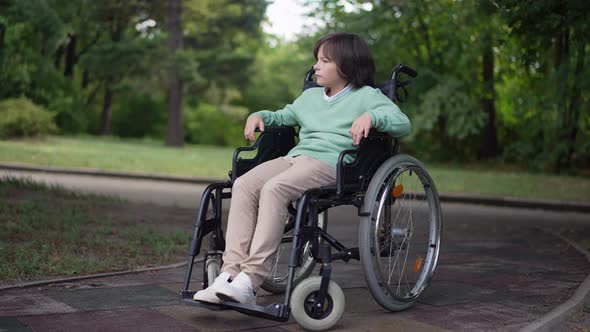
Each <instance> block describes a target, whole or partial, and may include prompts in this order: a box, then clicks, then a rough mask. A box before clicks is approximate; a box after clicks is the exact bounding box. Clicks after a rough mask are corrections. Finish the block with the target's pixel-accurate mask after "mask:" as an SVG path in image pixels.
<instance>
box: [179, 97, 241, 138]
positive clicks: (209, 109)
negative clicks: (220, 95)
mask: <svg viewBox="0 0 590 332" xmlns="http://www.w3.org/2000/svg"><path fill="white" fill-rule="evenodd" d="M243 126H244V122H243V121H239V120H237V119H234V118H233V117H231V116H228V115H226V114H224V113H223V112H221V111H220V110H219V109H218V108H217V107H215V106H214V105H211V104H208V103H200V104H199V106H198V107H196V108H193V107H190V106H186V107H185V108H184V128H185V141H186V142H189V143H194V144H205V145H220V146H233V147H236V146H240V145H244V143H245V139H244V134H243V132H244V130H243Z"/></svg>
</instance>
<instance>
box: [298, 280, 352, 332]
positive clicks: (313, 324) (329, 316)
mask: <svg viewBox="0 0 590 332" xmlns="http://www.w3.org/2000/svg"><path fill="white" fill-rule="evenodd" d="M321 283H322V277H312V278H308V279H305V280H303V281H302V282H301V283H300V284H299V285H297V287H295V289H293V296H292V297H291V301H290V306H291V314H292V315H293V318H294V319H295V321H296V322H297V323H299V325H301V326H302V327H303V328H305V329H307V330H311V331H323V330H326V329H329V328H331V327H332V326H334V325H336V323H338V321H339V320H340V318H342V315H343V314H344V306H345V305H344V292H342V288H340V286H338V284H337V283H335V282H334V281H330V283H329V284H328V294H326V298H325V299H324V302H323V303H318V302H317V300H316V299H317V295H318V293H319V290H320V286H321Z"/></svg>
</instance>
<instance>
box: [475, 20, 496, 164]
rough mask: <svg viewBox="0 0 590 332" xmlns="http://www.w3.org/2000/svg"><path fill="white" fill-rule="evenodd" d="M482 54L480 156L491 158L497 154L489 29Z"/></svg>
mask: <svg viewBox="0 0 590 332" xmlns="http://www.w3.org/2000/svg"><path fill="white" fill-rule="evenodd" d="M482 39H483V41H484V47H483V54H482V55H483V56H482V69H483V70H482V74H483V93H484V96H483V97H482V98H481V105H482V108H483V110H484V112H485V113H486V115H487V119H486V124H485V126H484V127H483V129H482V133H481V134H482V137H481V138H482V139H481V146H480V148H479V156H480V158H486V159H487V158H493V157H496V156H497V155H498V135H497V127H498V124H497V123H496V102H495V99H496V90H495V89H494V49H493V41H492V40H493V39H492V35H491V31H486V32H485V36H484V37H483V38H482Z"/></svg>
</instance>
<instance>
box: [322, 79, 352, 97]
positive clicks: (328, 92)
mask: <svg viewBox="0 0 590 332" xmlns="http://www.w3.org/2000/svg"><path fill="white" fill-rule="evenodd" d="M347 85H348V83H346V82H344V83H343V84H339V85H337V86H333V87H326V95H327V96H328V97H332V96H333V95H335V94H337V93H338V92H340V91H342V89H344V88H346V86H347Z"/></svg>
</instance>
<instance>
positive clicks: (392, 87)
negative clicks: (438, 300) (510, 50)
mask: <svg viewBox="0 0 590 332" xmlns="http://www.w3.org/2000/svg"><path fill="white" fill-rule="evenodd" d="M313 73H314V70H313V68H312V69H311V70H310V71H308V73H307V75H306V78H305V80H304V86H303V88H304V89H307V88H310V87H314V86H318V85H317V84H315V82H313V80H312V79H311V76H312V75H313ZM399 73H405V74H407V75H409V76H411V77H415V76H416V75H417V73H416V72H415V71H414V70H413V69H411V68H409V67H406V66H404V65H397V66H396V67H395V68H394V70H393V72H392V75H391V79H390V80H389V81H387V82H385V83H383V84H381V85H378V87H379V88H380V89H381V91H382V92H383V93H384V94H385V95H387V96H388V97H389V98H390V99H392V100H393V101H394V102H395V101H397V100H401V98H399V95H398V89H400V88H401V89H402V91H404V95H405V96H407V91H406V90H405V86H406V85H408V84H410V81H399V79H398V75H399ZM296 135H297V133H296V132H295V129H294V128H292V127H283V126H278V127H273V126H269V127H266V130H265V131H264V132H263V133H262V134H261V135H260V136H259V138H258V139H257V140H256V142H255V143H254V144H253V145H252V146H250V147H240V148H238V149H236V151H235V152H234V155H233V161H232V170H231V171H230V172H229V174H228V175H229V177H230V180H228V181H225V182H220V183H214V184H211V185H209V186H207V188H206V189H205V191H204V192H203V196H202V198H201V206H200V209H199V212H198V215H197V220H196V223H195V229H194V233H193V239H192V241H191V244H190V249H189V258H188V264H187V271H186V274H185V279H184V287H183V289H182V290H181V291H180V301H181V303H184V304H189V305H193V306H197V307H204V308H208V309H213V310H225V309H232V310H236V311H238V312H242V313H245V314H248V315H253V316H257V317H261V318H266V319H271V320H275V321H280V322H284V321H287V320H288V319H289V316H290V307H289V301H290V299H291V293H292V291H293V289H294V274H295V269H296V268H297V267H298V266H301V262H302V259H303V257H302V254H303V245H304V244H306V243H307V242H309V243H310V245H311V254H312V257H313V259H314V260H315V261H316V262H318V263H320V264H321V268H320V275H321V277H322V280H321V286H320V289H319V294H318V295H317V297H316V301H317V302H318V305H321V304H322V303H323V302H324V299H325V297H326V296H327V292H328V285H329V282H330V276H331V271H332V267H331V262H332V261H336V260H342V261H345V262H348V261H349V260H350V259H355V260H360V258H359V248H358V247H356V248H347V247H346V246H344V245H343V244H342V243H340V242H339V241H338V240H337V239H336V238H334V237H333V236H332V235H330V234H329V233H328V232H327V231H325V230H323V229H321V228H320V227H318V214H319V213H321V212H323V211H325V210H327V209H329V208H331V207H335V206H340V205H354V206H356V207H357V208H358V216H359V217H363V216H365V217H366V216H368V215H369V212H367V211H362V207H363V202H364V197H365V191H366V189H367V187H368V185H369V183H370V181H371V178H372V177H373V175H374V174H375V172H376V171H377V169H378V168H379V167H380V166H381V164H383V163H384V161H385V160H387V159H388V158H390V157H392V156H394V155H396V154H397V153H398V151H399V140H398V139H395V138H392V137H391V136H389V135H387V134H385V133H381V132H378V131H376V130H374V129H371V131H370V133H369V135H368V137H367V138H363V139H362V140H361V142H360V144H359V146H358V147H357V148H356V149H350V150H344V151H342V152H341V153H340V155H339V158H338V165H337V169H336V171H337V181H336V185H332V186H323V187H317V188H312V189H309V190H307V191H305V192H304V193H303V194H302V196H301V198H300V199H299V200H298V201H297V204H296V205H297V207H296V209H293V208H292V207H291V206H289V211H290V213H291V214H293V215H295V219H294V221H293V222H291V223H289V224H287V226H286V229H287V230H291V229H293V241H292V250H291V253H290V257H289V275H288V279H287V288H286V291H285V300H284V303H273V304H270V305H267V306H261V305H247V304H240V303H229V302H224V303H222V304H212V303H211V304H209V303H202V302H198V301H195V300H193V295H194V294H195V291H191V290H189V284H190V278H191V274H192V270H193V265H194V259H195V257H196V256H198V255H199V253H200V250H201V244H202V239H203V237H204V236H206V235H208V234H210V233H211V238H210V241H209V250H208V252H207V253H206V254H205V259H204V261H203V268H204V271H203V272H204V273H203V275H204V278H203V279H204V280H203V288H206V287H207V286H208V283H209V280H207V273H206V270H205V268H206V267H205V265H206V264H205V262H206V261H207V257H208V256H210V255H220V254H221V253H222V252H223V250H224V249H225V241H224V239H223V231H222V230H221V213H222V206H223V199H228V198H231V195H232V194H231V192H224V190H225V189H228V188H231V187H232V185H233V183H234V181H235V180H236V179H237V178H238V177H239V176H241V175H243V174H245V173H246V172H247V171H249V170H250V169H252V168H254V167H255V166H257V165H259V164H261V163H263V162H265V161H268V160H271V159H274V158H277V157H280V156H284V155H286V154H287V152H288V151H289V150H290V149H291V148H293V147H294V146H295V137H296ZM254 150H258V151H257V154H256V156H255V157H254V158H252V159H243V158H240V157H239V154H240V153H241V152H243V151H254ZM348 155H353V156H356V157H355V159H354V161H352V162H351V163H346V162H345V157H346V156H348ZM210 202H211V204H212V212H213V216H212V217H211V218H209V219H207V218H206V216H207V211H208V210H209V203H210ZM332 249H335V250H336V251H337V252H336V253H334V254H333V253H332Z"/></svg>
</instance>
